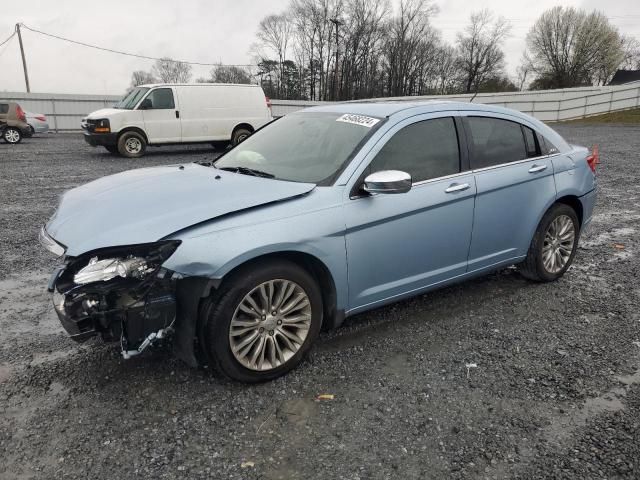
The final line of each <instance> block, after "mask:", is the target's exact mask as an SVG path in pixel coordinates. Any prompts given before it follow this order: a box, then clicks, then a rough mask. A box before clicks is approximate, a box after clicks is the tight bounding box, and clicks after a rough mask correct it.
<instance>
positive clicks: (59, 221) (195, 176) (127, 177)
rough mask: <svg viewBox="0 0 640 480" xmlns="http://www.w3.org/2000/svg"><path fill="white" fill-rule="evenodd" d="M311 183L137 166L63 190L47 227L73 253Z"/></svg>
mask: <svg viewBox="0 0 640 480" xmlns="http://www.w3.org/2000/svg"><path fill="white" fill-rule="evenodd" d="M314 187H315V185H314V184H309V183H295V182H285V181H280V180H272V179H268V178H260V177H252V176H248V175H240V174H237V173H233V172H226V171H223V170H218V169H215V168H213V167H205V166H202V165H198V164H195V163H192V164H185V165H184V166H182V165H171V166H164V167H152V168H141V169H138V170H130V171H128V172H123V173H119V174H116V175H110V176H108V177H103V178H100V179H98V180H95V181H93V182H90V183H87V184H86V185H83V186H81V187H78V188H74V189H73V190H69V191H68V192H66V193H65V194H64V195H63V196H62V199H61V201H60V205H59V206H58V210H57V211H56V213H55V214H54V215H53V217H52V218H51V220H49V223H47V227H46V228H47V232H48V233H49V235H51V236H52V237H53V238H54V239H55V240H56V241H58V242H59V243H62V244H63V245H65V246H66V247H67V252H66V254H67V255H69V256H77V255H80V254H82V253H85V252H88V251H91V250H95V249H97V248H104V247H112V246H118V245H132V244H136V243H148V242H155V241H157V240H160V239H162V238H164V237H166V236H167V235H170V234H172V233H174V232H176V231H178V230H182V229H184V228H187V227H190V226H192V225H194V224H197V223H200V222H204V221H207V220H210V219H214V218H216V217H219V216H221V215H225V214H228V213H233V212H238V211H241V210H244V209H247V208H251V207H256V206H259V205H264V204H267V203H272V202H277V201H281V200H285V199H288V198H292V197H296V196H299V195H303V194H305V193H308V192H310V191H311V190H313V189H314Z"/></svg>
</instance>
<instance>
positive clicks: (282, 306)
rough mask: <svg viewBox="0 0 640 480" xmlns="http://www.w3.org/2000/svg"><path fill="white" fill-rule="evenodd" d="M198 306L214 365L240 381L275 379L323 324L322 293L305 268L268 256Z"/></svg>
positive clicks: (292, 363)
mask: <svg viewBox="0 0 640 480" xmlns="http://www.w3.org/2000/svg"><path fill="white" fill-rule="evenodd" d="M221 288H222V290H221V291H220V292H219V294H218V295H216V297H215V298H211V299H207V300H206V301H205V303H204V304H203V306H202V309H201V314H202V321H203V322H204V325H205V328H204V338H203V343H204V348H205V349H206V351H207V354H208V357H209V359H210V360H211V362H212V364H213V367H214V368H215V369H216V370H217V371H218V372H220V373H222V374H223V375H225V376H227V377H229V378H232V379H234V380H238V381H241V382H247V383H255V382H264V381H267V380H273V379H274V378H277V377H280V376H282V375H284V374H285V373H287V372H289V371H290V370H292V369H293V368H294V367H296V366H297V365H298V364H299V363H300V362H301V361H302V359H303V358H304V356H305V354H306V353H307V352H308V351H309V349H310V348H311V345H312V344H313V342H314V340H315V339H316V337H317V336H318V333H319V332H320V327H321V325H322V296H321V293H320V289H319V288H318V285H317V284H316V282H315V281H314V279H313V277H311V275H309V273H307V271H306V270H304V269H302V268H300V267H299V266H298V265H296V264H295V263H292V262H289V261H286V260H271V261H266V262H262V263H260V264H258V265H255V264H254V265H252V266H250V267H248V268H244V269H242V270H240V271H239V272H238V273H237V274H235V275H234V276H233V277H232V278H230V279H229V280H227V281H226V282H225V283H224V284H223V286H222V287H221Z"/></svg>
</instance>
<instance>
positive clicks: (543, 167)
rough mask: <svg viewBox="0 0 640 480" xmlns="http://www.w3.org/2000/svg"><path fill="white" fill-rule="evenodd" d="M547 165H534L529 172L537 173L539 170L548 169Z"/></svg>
mask: <svg viewBox="0 0 640 480" xmlns="http://www.w3.org/2000/svg"><path fill="white" fill-rule="evenodd" d="M546 169H547V166H546V165H534V166H533V167H531V168H530V169H529V173H537V172H541V171H543V170H546Z"/></svg>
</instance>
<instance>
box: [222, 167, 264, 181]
mask: <svg viewBox="0 0 640 480" xmlns="http://www.w3.org/2000/svg"><path fill="white" fill-rule="evenodd" d="M216 168H219V169H220V170H226V171H227V172H235V173H241V174H243V175H252V176H254V177H263V178H276V176H275V175H273V174H272V173H268V172H263V171H262V170H256V169H254V168H247V167H216Z"/></svg>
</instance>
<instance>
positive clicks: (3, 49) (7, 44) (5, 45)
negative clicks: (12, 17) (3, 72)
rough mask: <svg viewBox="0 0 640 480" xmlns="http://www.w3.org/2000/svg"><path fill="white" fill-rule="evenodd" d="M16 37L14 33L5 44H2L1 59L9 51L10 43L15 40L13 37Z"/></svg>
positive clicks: (0, 46) (0, 45)
mask: <svg viewBox="0 0 640 480" xmlns="http://www.w3.org/2000/svg"><path fill="white" fill-rule="evenodd" d="M14 36H15V33H14V34H13V35H11V36H10V37H9V38H7V39H6V40H5V41H4V42H2V43H1V44H0V57H1V56H2V55H4V52H6V51H7V50H8V48H9V45H10V43H9V42H10V41H11V40H12V39H13V37H14ZM3 45H4V47H3Z"/></svg>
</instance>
